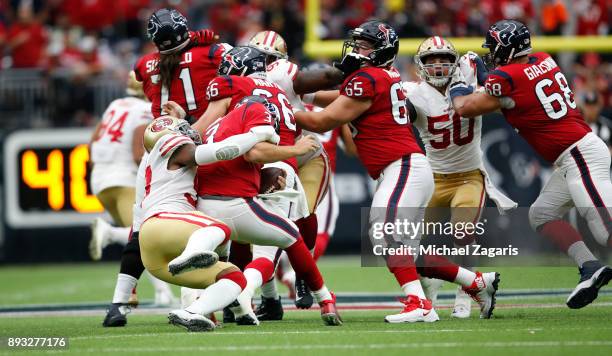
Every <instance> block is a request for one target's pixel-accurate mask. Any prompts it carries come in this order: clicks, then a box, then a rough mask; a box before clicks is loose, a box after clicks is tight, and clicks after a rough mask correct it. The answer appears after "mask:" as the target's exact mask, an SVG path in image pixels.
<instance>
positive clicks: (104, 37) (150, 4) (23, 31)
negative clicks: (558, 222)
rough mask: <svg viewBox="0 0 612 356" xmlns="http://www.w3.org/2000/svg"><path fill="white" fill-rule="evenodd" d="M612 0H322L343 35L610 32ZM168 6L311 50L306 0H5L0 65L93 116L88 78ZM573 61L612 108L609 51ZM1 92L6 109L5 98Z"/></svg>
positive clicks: (132, 49) (109, 70) (581, 89)
mask: <svg viewBox="0 0 612 356" xmlns="http://www.w3.org/2000/svg"><path fill="white" fill-rule="evenodd" d="M609 2H610V1H609V0H573V1H570V0H346V1H340V0H321V1H320V3H321V8H320V17H321V24H320V26H318V28H317V31H318V34H319V36H320V37H321V38H324V39H331V38H344V37H346V34H347V31H348V30H349V29H351V28H354V27H355V26H357V25H359V24H360V23H362V22H363V21H365V20H367V19H368V18H370V17H373V16H375V17H378V18H381V19H383V20H385V21H387V22H389V23H390V24H391V25H392V26H393V27H394V28H396V30H397V31H398V32H399V34H400V37H426V36H430V35H441V36H483V34H484V33H485V32H486V29H487V28H488V26H489V24H491V23H493V22H495V21H497V20H499V19H501V18H513V19H518V20H520V21H522V22H524V23H526V24H527V25H528V26H529V27H530V29H531V30H532V33H533V34H534V35H560V34H578V35H607V34H608V33H609V19H610V12H611V11H612V6H608V3H609ZM165 6H169V7H174V8H177V9H179V10H180V11H181V12H182V13H184V14H185V15H186V16H187V18H188V19H189V22H190V27H191V28H192V29H200V28H212V29H214V30H215V31H216V32H217V33H219V34H220V36H221V40H222V41H225V42H228V43H235V44H243V43H245V42H247V41H248V40H249V39H250V37H251V36H252V35H253V34H255V33H256V32H258V31H261V30H263V29H272V30H275V31H277V32H279V33H281V34H282V35H283V37H284V38H285V40H286V41H287V44H288V47H289V51H290V55H291V57H292V58H293V59H294V60H296V61H298V62H302V63H304V61H305V60H306V58H304V56H303V53H302V51H301V47H302V43H303V41H304V22H305V15H304V7H305V0H182V1H181V0H113V1H108V0H0V59H1V61H0V68H2V69H3V70H4V69H29V70H33V71H38V72H40V74H41V77H42V78H44V80H47V81H48V83H49V85H50V87H51V88H53V92H54V97H53V100H49V103H52V105H54V106H55V107H54V110H52V112H51V114H50V115H51V116H52V117H51V120H52V121H51V122H52V123H53V125H62V126H63V125H91V124H92V122H93V120H95V115H94V114H95V113H94V111H95V110H94V104H95V103H94V101H95V100H94V96H95V95H94V94H95V92H94V91H95V90H97V89H96V88H98V89H99V86H98V87H96V86H94V85H92V83H96V81H98V80H99V78H100V77H101V76H104V78H109V77H110V78H114V79H115V80H116V82H117V83H122V82H123V79H124V78H125V77H126V76H127V73H128V71H129V70H130V69H131V67H132V65H133V64H134V62H135V60H136V59H137V58H138V57H139V56H140V55H141V54H143V53H147V52H150V51H153V50H154V47H153V46H152V45H151V44H150V43H149V41H148V40H147V38H146V35H145V34H146V22H147V19H148V17H149V15H150V14H151V13H152V12H153V11H154V10H155V9H157V8H160V7H165ZM339 51H340V49H339ZM572 63H574V64H573V65H570V66H566V67H565V68H564V70H565V71H566V72H567V73H568V74H569V75H570V76H571V77H572V78H573V80H572V81H573V84H574V89H575V91H576V94H577V97H578V99H579V103H581V104H582V103H584V105H590V103H592V102H594V103H595V105H599V106H601V108H602V111H603V113H604V115H607V116H609V111H610V104H611V92H610V88H611V87H612V73H611V70H610V64H609V61H608V58H606V57H603V56H602V55H600V54H597V53H594V52H593V53H586V54H583V55H580V56H576V57H575V60H574V61H572ZM5 73H6V72H5ZM409 78H411V77H410V76H409ZM413 79H414V78H413ZM0 85H1V84H0ZM587 97H588V98H590V99H589V100H586V99H585V98H587ZM1 101H2V100H1V99H0V111H3V105H6V103H4V104H3V103H2V102H1Z"/></svg>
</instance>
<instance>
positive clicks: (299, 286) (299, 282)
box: [295, 278, 313, 309]
mask: <svg viewBox="0 0 612 356" xmlns="http://www.w3.org/2000/svg"><path fill="white" fill-rule="evenodd" d="M312 303H313V298H312V294H310V288H308V285H307V284H306V281H305V280H303V279H301V278H298V279H296V280H295V306H296V307H297V308H298V309H310V307H312Z"/></svg>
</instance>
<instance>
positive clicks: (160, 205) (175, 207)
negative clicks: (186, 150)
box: [141, 134, 197, 222]
mask: <svg viewBox="0 0 612 356" xmlns="http://www.w3.org/2000/svg"><path fill="white" fill-rule="evenodd" d="M183 145H195V144H194V143H193V141H192V140H191V139H190V138H189V137H187V136H183V135H179V134H168V135H165V136H163V137H162V138H160V139H159V140H158V141H157V143H155V146H153V149H152V150H151V152H149V155H148V157H147V162H146V166H145V173H144V176H145V181H144V196H143V198H142V202H141V216H142V222H144V221H145V220H147V219H148V218H150V217H151V216H153V215H155V214H157V213H161V212H187V211H193V210H195V204H196V199H197V196H196V191H195V184H194V183H195V177H196V167H182V168H179V169H176V170H169V169H168V160H169V159H170V157H172V154H173V153H174V151H176V149H177V148H179V147H181V146H183Z"/></svg>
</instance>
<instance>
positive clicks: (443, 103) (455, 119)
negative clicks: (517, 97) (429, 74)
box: [403, 55, 482, 173]
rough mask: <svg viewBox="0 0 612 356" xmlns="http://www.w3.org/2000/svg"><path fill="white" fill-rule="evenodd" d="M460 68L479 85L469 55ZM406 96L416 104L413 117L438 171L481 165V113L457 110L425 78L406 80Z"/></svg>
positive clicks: (456, 171) (447, 171) (470, 80)
mask: <svg viewBox="0 0 612 356" xmlns="http://www.w3.org/2000/svg"><path fill="white" fill-rule="evenodd" d="M457 70H460V71H461V72H463V75H464V76H465V79H466V81H467V84H468V85H473V86H476V83H477V78H476V71H475V69H474V67H473V66H472V64H471V62H470V60H469V58H468V57H467V55H464V56H462V57H461V58H460V59H459V67H458V68H457ZM403 87H404V90H405V92H406V96H407V97H408V99H410V102H412V104H413V105H414V107H415V109H416V112H417V117H416V119H415V120H414V121H413V124H414V126H416V128H417V129H418V130H419V134H420V135H421V139H422V140H423V143H424V144H425V151H426V152H427V160H428V161H429V164H430V165H431V169H432V170H433V171H434V172H435V173H459V172H467V171H471V170H474V169H478V168H480V165H481V163H482V151H481V150H480V138H481V128H482V116H477V117H475V118H465V117H461V116H459V114H457V113H455V111H454V110H453V108H452V105H450V102H449V100H448V88H447V90H446V93H445V94H440V92H439V91H438V90H437V89H436V88H435V87H433V86H432V85H430V84H429V83H427V82H425V81H421V82H418V83H417V82H404V83H403Z"/></svg>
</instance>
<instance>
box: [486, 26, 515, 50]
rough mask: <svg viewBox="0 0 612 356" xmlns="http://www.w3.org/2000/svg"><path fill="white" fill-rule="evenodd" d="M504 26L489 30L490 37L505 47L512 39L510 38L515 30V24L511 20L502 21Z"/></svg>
mask: <svg viewBox="0 0 612 356" xmlns="http://www.w3.org/2000/svg"><path fill="white" fill-rule="evenodd" d="M504 25H505V27H504V28H502V29H501V30H491V31H490V33H491V37H493V38H494V39H495V41H497V43H499V44H501V45H502V46H504V47H506V46H509V45H510V44H511V43H512V41H510V39H511V38H512V37H514V35H515V31H516V24H515V23H512V22H507V23H504Z"/></svg>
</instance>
